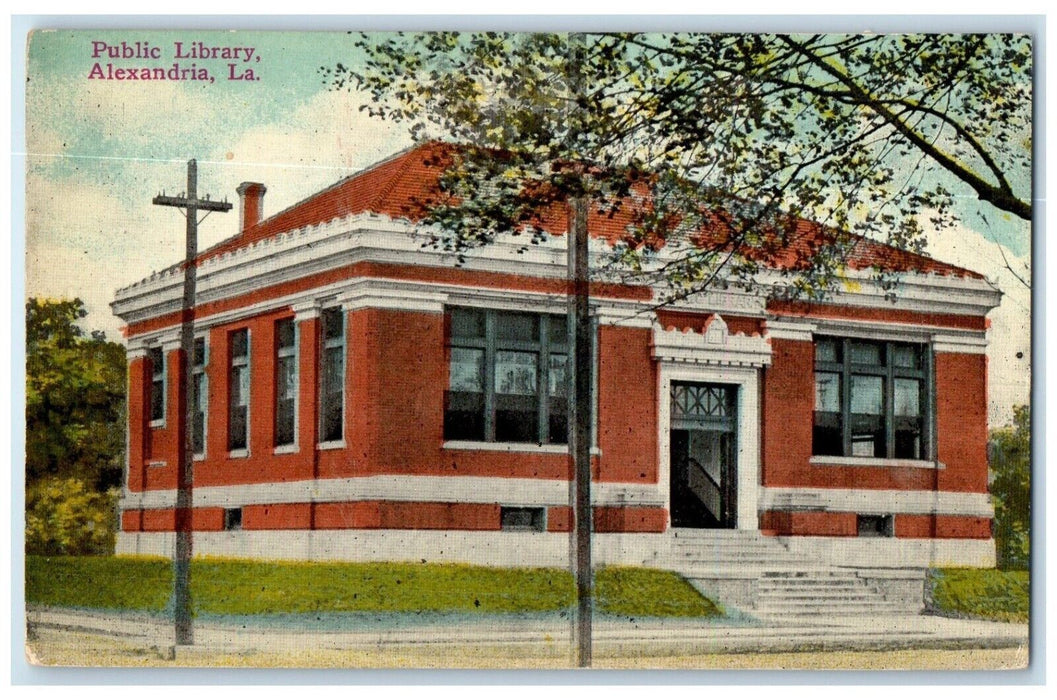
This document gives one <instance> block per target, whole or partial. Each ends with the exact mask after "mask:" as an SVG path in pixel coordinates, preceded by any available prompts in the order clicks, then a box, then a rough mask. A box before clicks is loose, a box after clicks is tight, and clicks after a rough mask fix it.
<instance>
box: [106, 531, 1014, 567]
mask: <svg viewBox="0 0 1057 700" xmlns="http://www.w3.org/2000/svg"><path fill="white" fill-rule="evenodd" d="M173 540H174V537H173V533H171V532H121V533H118V536H117V554H122V555H145V556H161V557H171V556H172V551H173ZM671 540H672V536H671V534H670V533H598V534H595V535H594V538H593V544H594V546H593V550H594V551H593V554H594V562H595V564H599V565H601V564H626V565H639V566H641V565H656V562H658V561H666V560H667V559H668V555H669V552H670V548H671ZM782 541H783V542H785V543H788V545H789V550H790V552H792V553H794V554H799V555H802V556H803V558H804V560H805V561H812V560H813V561H823V562H827V563H829V564H832V565H835V566H853V567H857V568H884V569H894V568H907V567H919V568H923V567H929V566H966V567H993V566H994V565H995V543H994V540H918V539H896V538H854V537H785V538H782ZM571 552H572V541H571V537H570V535H569V533H551V532H495V531H489V532H480V531H461V530H447V531H444V530H239V531H233V532H196V533H195V535H194V553H195V555H196V556H215V557H229V558H238V559H276V560H299V561H423V560H424V561H427V562H461V563H467V564H480V565H486V566H568V565H569V562H570V561H571V559H572V557H571Z"/></svg>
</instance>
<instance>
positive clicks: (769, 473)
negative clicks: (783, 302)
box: [761, 339, 815, 486]
mask: <svg viewBox="0 0 1057 700" xmlns="http://www.w3.org/2000/svg"><path fill="white" fill-rule="evenodd" d="M814 358H815V346H814V344H813V343H811V342H802V341H794V340H781V339H774V340H772V341H771V366H770V367H768V368H766V369H764V370H763V405H762V409H761V415H762V421H761V422H762V436H763V464H762V480H763V484H764V486H800V485H808V484H807V483H805V476H806V475H805V472H807V471H809V470H810V467H809V466H808V461H809V460H810V459H811V432H812V426H813V422H814V410H815V379H814V375H813V374H812V372H813V367H814V363H815V359H814Z"/></svg>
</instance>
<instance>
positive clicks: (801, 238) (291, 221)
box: [199, 142, 982, 278]
mask: <svg viewBox="0 0 1057 700" xmlns="http://www.w3.org/2000/svg"><path fill="white" fill-rule="evenodd" d="M456 148H457V146H454V145H452V144H446V143H441V142H430V143H425V144H422V145H420V146H417V147H414V148H411V149H408V150H406V151H403V152H401V153H398V154H396V155H395V156H393V157H391V158H389V159H387V160H384V161H382V162H380V163H377V164H376V165H373V166H371V167H370V168H367V169H366V170H363V171H361V172H359V173H356V174H354V175H350V176H349V177H346V178H344V179H342V180H339V181H338V182H336V183H335V184H333V185H331V186H330V187H328V188H326V189H324V190H322V191H320V192H317V193H316V194H314V195H312V196H310V197H308V198H307V199H304V200H302V201H300V202H298V203H297V204H294V205H293V206H291V207H288V208H287V209H284V210H283V211H281V212H279V213H277V214H275V215H273V216H271V217H269V218H267V219H264V220H262V221H260V222H259V223H257V224H256V225H254V226H252V227H250V228H249V229H248V230H246V231H244V232H240V233H239V234H238V235H236V236H233V237H232V238H229V239H227V240H225V241H222V242H221V243H219V244H217V245H215V246H213V247H212V248H210V249H208V250H205V251H203V252H202V254H201V256H200V258H199V259H200V260H205V259H208V258H211V257H214V256H217V255H220V254H222V253H226V252H229V251H232V250H237V249H239V248H243V247H245V246H247V245H249V244H251V243H255V242H257V241H260V240H264V239H267V238H271V237H273V236H276V235H278V234H280V233H284V232H287V231H293V230H296V229H299V228H302V227H305V226H313V225H317V224H323V223H326V222H328V221H331V220H332V219H337V218H341V217H345V216H349V215H353V214H363V213H372V214H381V215H385V216H389V217H392V218H394V219H408V220H411V221H418V220H421V219H422V218H423V216H424V214H425V211H424V209H423V207H422V203H423V202H425V201H427V200H429V199H431V198H435V197H436V194H437V189H436V186H437V182H438V180H439V177H440V175H441V173H443V172H444V170H445V169H446V168H447V167H448V165H450V163H451V162H452V158H453V155H454V153H455V151H456ZM632 209H633V208H632V207H621V208H620V209H619V210H618V211H617V212H616V214H615V215H609V214H607V213H599V212H597V211H592V212H591V213H590V214H589V215H588V229H589V230H590V231H591V234H592V235H593V236H597V237H601V238H605V239H607V240H609V241H612V242H615V241H619V240H621V239H623V238H624V237H625V236H626V235H627V230H628V226H629V225H630V224H632V223H633V219H634V212H633V211H632ZM537 225H538V226H539V227H540V228H541V229H542V230H544V231H547V232H548V233H551V234H556V235H561V234H562V233H564V232H565V230H566V228H567V225H566V208H565V207H564V206H553V207H550V208H549V209H548V210H546V211H544V212H543V214H542V215H541V216H540V220H539V221H538V222H537ZM831 235H832V234H831V233H829V232H828V230H827V229H825V228H824V227H822V226H821V225H819V224H816V223H814V222H810V221H798V222H797V224H796V228H795V232H794V234H793V235H792V236H790V240H791V242H790V243H788V244H787V245H785V246H784V247H783V248H782V249H781V250H780V251H778V252H776V253H775V254H773V255H771V256H769V258H770V259H769V260H767V264H769V265H771V266H774V267H778V268H786V269H788V268H792V267H795V266H796V264H797V261H798V260H803V256H804V255H805V254H806V253H807V252H808V251H809V250H810V249H812V247H815V246H818V245H820V244H821V243H823V242H825V241H826V240H827V236H831ZM847 264H848V266H849V267H851V268H852V269H869V268H875V267H876V268H880V269H884V270H888V271H893V272H925V273H933V274H939V275H952V276H955V277H975V278H982V275H980V274H978V273H976V272H973V271H971V270H966V269H964V268H961V267H957V266H955V265H949V264H947V263H943V262H940V261H938V260H935V259H933V258H930V257H928V256H925V255H918V254H915V253H910V252H907V251H902V250H899V249H897V248H893V247H891V246H888V245H885V244H883V243H879V242H876V241H871V240H868V239H865V238H859V239H858V241H857V242H856V244H855V245H854V247H853V249H852V251H851V254H850V256H849V258H848V260H847Z"/></svg>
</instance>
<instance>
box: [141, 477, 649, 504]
mask: <svg viewBox="0 0 1057 700" xmlns="http://www.w3.org/2000/svg"><path fill="white" fill-rule="evenodd" d="M569 485H570V482H568V481H565V480H559V479H507V478H502V477H482V476H396V475H382V476H363V477H353V478H348V479H319V480H304V481H287V482H278V483H263V484H240V485H236V486H199V487H196V488H195V490H194V505H195V507H199V508H206V507H225V508H234V507H238V506H244V505H270V504H273V503H345V502H353V501H429V502H442V503H511V504H515V503H516V504H518V505H523V506H567V505H570V500H569ZM591 502H592V503H593V504H594V505H604V506H609V505H614V506H649V507H663V506H664V505H665V498H664V495H663V494H662V493H661V492H660V491H659V489H658V488H657V486H656V485H653V484H649V485H647V484H627V483H623V484H621V483H594V484H592V486H591ZM175 504H176V490H175V489H165V490H157V491H143V492H137V491H126V492H125V494H124V496H123V497H122V499H121V508H122V509H124V510H129V509H139V508H144V509H152V508H171V507H173V506H174V505H175Z"/></svg>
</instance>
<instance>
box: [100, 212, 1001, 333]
mask: <svg viewBox="0 0 1057 700" xmlns="http://www.w3.org/2000/svg"><path fill="white" fill-rule="evenodd" d="M424 230H425V229H423V228H422V227H416V226H413V225H411V224H409V223H407V222H404V221H394V220H392V219H389V218H388V217H383V216H375V215H367V214H362V215H356V216H349V217H344V218H340V219H334V220H332V221H330V222H327V223H325V224H322V225H319V226H310V227H306V228H302V229H298V230H296V231H289V232H285V233H281V234H278V235H276V236H274V237H272V238H268V239H265V240H262V241H258V242H255V243H252V244H250V245H247V246H246V247H244V248H241V249H238V250H235V251H231V252H228V253H224V254H222V255H218V256H214V257H212V258H210V259H208V260H206V261H204V262H203V263H201V265H200V266H199V272H198V280H199V281H198V293H197V299H196V302H197V304H198V305H199V306H201V305H202V304H206V303H210V302H214V301H218V300H222V299H230V298H233V297H237V296H240V295H245V294H251V293H253V292H256V291H259V290H261V289H263V288H267V287H270V286H274V285H276V284H279V283H281V282H287V281H290V280H292V279H297V278H303V277H305V276H307V275H311V274H314V273H318V272H325V271H332V270H335V269H339V268H342V267H348V266H350V265H354V264H356V263H361V262H373V263H382V264H392V265H401V266H419V267H426V268H434V269H435V268H445V269H452V270H454V269H455V268H456V267H457V266H458V267H459V269H462V270H466V271H478V272H492V273H502V274H508V275H513V276H518V277H522V278H536V279H551V280H553V279H565V277H566V275H567V266H566V254H565V237H564V236H558V237H547V238H545V239H544V240H543V241H542V242H540V243H538V244H532V243H528V242H527V241H528V239H527V238H525V237H524V236H501V237H499V239H497V240H496V241H495V242H493V243H491V244H489V245H486V246H483V247H481V248H479V249H476V250H473V251H470V252H469V253H468V254H466V256H465V260H464V261H463V262H462V263H461V264H458V260H457V258H456V257H455V256H454V255H453V254H451V253H445V252H443V251H438V250H434V249H431V248H429V247H428V246H427V247H424V246H423V241H424V240H426V239H425V238H424V236H423V231H424ZM609 252H610V251H608V249H607V248H606V246H605V244H604V243H603V242H601V241H598V240H593V241H592V253H591V255H592V263H593V265H595V266H596V268H598V269H601V268H603V267H604V263H605V262H606V261H607V258H608V255H609ZM457 264H458V265H457ZM848 277H849V279H850V280H851V282H849V284H847V285H846V287H845V289H844V290H842V291H840V292H837V293H835V295H834V297H833V299H832V300H831V301H832V303H839V304H846V305H852V306H862V307H868V308H886V309H902V310H911V311H919V312H931V313H936V312H941V313H953V314H968V315H983V314H985V313H987V311H988V310H990V309H991V308H993V307H994V306H995V305H997V303H998V301H999V299H1000V297H1001V294H1000V293H999V292H997V291H996V290H994V289H993V288H992V287H991V286H990V285H988V284H987V282H985V281H984V280H979V279H973V278H957V277H943V276H938V275H906V276H905V277H904V278H903V281H902V282H901V283H900V287H899V297H898V300H897V302H896V303H895V305H893V304H892V302H891V301H889V300H888V299H886V298H885V290H883V289H881V288H880V287H879V286H878V285H877V284H875V283H873V282H871V281H870V279H869V278H868V276H863V275H861V274H859V273H849V275H848ZM859 277H862V279H859ZM772 278H774V279H773V280H772ZM769 280H771V281H769ZM777 280H778V277H777V276H776V274H774V273H770V272H764V273H762V274H761V291H760V292H759V293H755V292H748V291H745V290H741V289H734V288H730V289H719V288H717V289H714V290H711V291H708V292H705V293H701V294H698V295H694V296H693V297H691V298H689V299H687V300H682V301H679V302H675V303H672V304H670V305H669V306H668V308H671V309H673V310H686V311H694V312H717V313H721V314H727V315H741V316H753V317H763V316H764V314H765V305H766V299H765V296H766V295H765V292H766V289H768V288H769V286H768V285H769V284H771V283H772V282H773V281H777ZM602 281H604V280H602ZM182 283H183V276H182V274H180V270H179V267H178V266H174V267H172V268H169V269H166V270H163V271H161V272H158V273H155V274H153V275H152V276H151V277H150V278H148V279H146V280H143V281H141V282H137V283H136V284H133V285H130V286H128V287H125V288H123V289H121V290H119V291H118V292H117V294H116V297H115V300H114V302H113V303H112V304H111V307H112V308H113V310H114V313H115V314H117V315H118V316H119V317H121V318H122V320H123V321H125V323H126V324H134V323H137V322H140V321H144V320H148V319H153V318H157V317H158V316H162V315H165V314H171V313H175V312H177V311H179V309H180V305H181V303H182ZM514 284H517V283H512V286H513V285H514ZM339 286H340V285H339ZM448 286H455V285H448ZM497 291H498V290H497ZM499 293H500V294H502V295H505V296H507V297H509V296H511V295H512V294H517V295H523V294H525V293H524V292H522V291H520V290H515V289H509V290H504V291H501V292H499ZM663 293H664V289H662V288H660V287H657V288H655V289H654V291H653V297H654V298H653V299H651V300H649V301H643V302H637V303H638V305H639V307H640V308H638V309H635V310H634V313H629V314H627V316H628V317H629V318H630V317H633V316H636V315H641V311H642V308H641V307H649V306H651V305H654V304H655V303H656V300H657V299H659V298H661V297H662V296H663ZM558 296H561V295H558ZM561 298H562V299H564V296H561ZM605 301H606V303H609V302H613V303H614V304H616V305H618V306H619V305H620V304H621V303H622V302H621V300H612V299H606V300H605ZM383 303H385V302H384V300H383ZM425 304H426V306H430V305H431V304H432V307H431V308H434V309H435V302H430V301H428V300H427V301H426V302H425ZM613 317H614V318H615V319H616V318H620V314H619V313H616V314H613ZM631 324H632V325H639V324H638V323H637V322H634V321H632V322H631ZM643 327H644V325H643ZM776 337H777V336H776Z"/></svg>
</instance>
